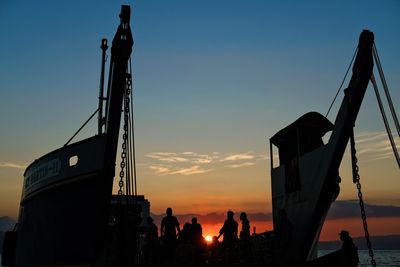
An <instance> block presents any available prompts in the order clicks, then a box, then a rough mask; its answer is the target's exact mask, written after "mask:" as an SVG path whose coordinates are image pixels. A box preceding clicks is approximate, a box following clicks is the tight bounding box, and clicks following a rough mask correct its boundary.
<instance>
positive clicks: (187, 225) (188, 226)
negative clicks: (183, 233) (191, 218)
mask: <svg viewBox="0 0 400 267" xmlns="http://www.w3.org/2000/svg"><path fill="white" fill-rule="evenodd" d="M183 229H185V230H188V229H190V223H188V222H185V224H184V225H183Z"/></svg>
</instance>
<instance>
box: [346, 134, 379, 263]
mask: <svg viewBox="0 0 400 267" xmlns="http://www.w3.org/2000/svg"><path fill="white" fill-rule="evenodd" d="M350 145H351V162H352V167H353V183H355V184H356V186H357V191H358V199H359V204H360V210H361V218H362V221H363V227H364V234H365V239H366V241H367V247H368V252H369V256H370V258H371V265H372V266H374V267H375V266H376V262H375V259H374V251H373V250H372V245H371V241H370V239H369V232H368V224H367V215H366V214H365V207H364V200H363V194H362V191H361V183H360V175H359V173H358V171H359V167H358V165H357V162H358V160H357V156H356V153H357V151H356V146H355V141H354V131H353V130H352V131H351V136H350Z"/></svg>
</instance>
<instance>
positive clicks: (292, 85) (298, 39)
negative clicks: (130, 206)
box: [0, 0, 400, 239]
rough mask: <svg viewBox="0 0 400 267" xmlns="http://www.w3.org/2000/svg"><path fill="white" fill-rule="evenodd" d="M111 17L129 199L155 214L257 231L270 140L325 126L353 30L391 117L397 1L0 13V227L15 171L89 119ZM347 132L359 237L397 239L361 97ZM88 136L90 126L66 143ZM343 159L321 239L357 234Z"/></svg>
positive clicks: (392, 199) (394, 191) (399, 227)
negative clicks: (131, 139) (121, 68)
mask: <svg viewBox="0 0 400 267" xmlns="http://www.w3.org/2000/svg"><path fill="white" fill-rule="evenodd" d="M121 4H130V5H131V6H132V9H133V10H132V13H133V14H132V19H131V24H132V31H133V34H134V40H135V44H134V50H133V56H132V60H133V61H132V64H133V68H134V73H133V75H134V103H135V110H134V114H135V125H136V132H135V133H136V153H137V167H138V171H137V173H138V191H139V193H140V194H144V195H145V196H146V198H147V199H149V200H150V202H151V211H152V212H153V213H155V214H161V213H164V212H165V209H166V208H167V207H173V209H174V213H176V214H188V213H191V214H199V215H206V214H209V213H218V214H221V213H225V212H226V211H227V210H228V209H232V210H234V211H235V212H236V214H237V215H238V214H239V213H240V211H247V212H248V213H251V214H258V213H261V214H264V215H265V217H263V218H262V221H263V222H264V223H265V229H263V227H264V225H262V224H260V226H259V227H258V229H259V230H260V231H263V230H267V229H268V230H270V229H271V224H270V223H268V220H270V217H268V214H269V213H270V212H271V196H270V193H271V188H270V164H269V138H270V137H272V136H273V135H274V134H275V133H276V132H277V131H279V130H280V129H282V128H283V127H285V126H287V125H288V124H290V123H291V122H293V121H294V120H296V119H297V118H298V117H300V116H301V115H303V114H304V113H306V112H308V111H317V112H320V113H321V114H323V115H325V114H326V112H327V110H328V107H329V105H330V103H331V101H332V100H333V97H334V95H335V93H336V91H337V89H338V88H339V85H340V82H341V80H342V79H343V77H344V74H345V72H346V69H347V67H348V65H349V63H350V60H351V58H352V56H353V53H354V51H355V49H356V46H357V43H358V37H359V34H360V33H361V31H362V30H363V29H369V30H371V31H373V32H374V33H375V42H376V46H377V48H378V52H379V55H380V59H381V62H382V64H383V69H384V71H385V76H386V80H387V83H388V85H389V87H390V90H391V93H392V99H393V101H394V105H395V108H396V109H397V111H398V112H400V75H399V73H400V50H399V47H400V29H399V26H400V16H399V14H400V2H399V1H396V0H393V1H390V0H387V1H378V0H376V1H361V0H360V1H261V0H260V1H256V0H252V1H239V0H232V1H222V0H219V1H212V0H206V1H194V0H193V1H183V0H181V1H164V0H158V1H156V0H149V1H148V0H146V1H145V0H142V1H128V2H120V1H110V0H107V1H105V0H104V1H97V0H96V1H94V0H93V1H50V0H47V1H46V0H37V1H30V0H21V1H11V0H2V1H0V34H1V36H2V38H1V43H0V123H1V127H0V217H1V216H5V215H7V216H11V217H13V218H16V217H17V215H18V206H19V200H20V196H21V189H22V181H23V176H22V174H23V171H24V169H25V167H26V166H27V165H29V164H30V163H31V162H33V160H34V159H36V158H39V157H40V156H41V155H43V154H45V153H47V152H50V151H51V150H54V149H56V148H59V147H61V146H62V145H63V144H64V143H65V142H66V141H67V140H68V139H69V138H70V137H71V136H72V135H73V134H74V132H75V131H76V130H77V129H78V128H79V127H80V126H81V124H82V123H83V122H84V121H85V120H86V119H87V118H88V117H89V116H90V115H91V113H93V112H94V111H95V110H96V108H97V97H98V86H99V76H100V54H101V50H100V48H99V47H100V41H101V38H103V37H106V38H108V39H109V40H110V41H111V39H112V38H113V36H114V33H115V30H116V28H117V26H118V24H119V19H118V14H119V11H120V5H121ZM374 72H375V76H376V77H378V74H377V71H376V70H375V71H374ZM345 84H347V82H346V83H345ZM342 97H343V93H340V94H339V97H338V100H337V101H336V104H335V106H334V108H333V110H332V111H331V112H330V115H329V116H328V119H329V120H330V121H332V122H334V119H335V116H336V112H337V109H338V107H339V104H340V102H341V100H342ZM355 131H356V142H357V151H358V155H359V166H360V175H361V182H362V189H363V193H364V199H365V201H366V202H367V203H368V204H369V205H372V206H373V209H372V208H371V210H372V211H373V213H372V214H371V215H370V216H371V217H372V219H371V224H373V225H375V226H372V229H373V230H375V232H372V233H371V234H376V235H379V234H394V233H395V234H400V208H399V207H400V197H399V196H400V170H399V168H398V167H397V164H396V161H395V159H394V157H393V153H392V152H391V148H390V146H389V142H388V138H387V135H386V132H385V128H384V124H383V122H382V119H381V115H380V113H379V109H378V105H377V102H376V98H375V95H374V93H373V88H372V86H369V88H368V90H367V93H366V96H365V99H364V102H363V104H362V107H361V110H360V113H359V116H358V119H357V122H356V128H355ZM95 133H96V121H95V120H94V121H93V122H92V123H91V124H90V125H89V126H88V127H87V128H85V130H84V131H83V132H82V133H81V134H80V135H79V136H78V138H77V140H80V139H83V138H86V137H89V136H92V135H94V134H95ZM396 142H397V145H398V147H399V148H400V140H399V138H398V136H396ZM348 154H349V153H348V152H346V155H345V157H344V159H343V162H342V167H341V170H340V175H341V177H342V183H341V193H340V196H339V198H338V200H340V202H338V203H340V204H343V205H344V206H343V205H342V206H341V205H337V206H335V207H342V208H343V209H339V211H337V213H336V215H331V217H330V219H329V221H328V223H327V225H326V229H324V233H325V235H323V238H325V239H334V238H336V237H337V231H338V229H342V228H346V227H347V228H349V227H350V228H351V229H352V230H354V232H356V233H360V234H357V235H362V232H361V231H360V229H361V228H360V227H361V221H360V219H359V216H357V214H359V210H358V206H357V205H354V203H353V202H352V201H351V200H354V199H356V198H357V194H356V188H355V186H354V185H353V183H352V178H351V168H350V167H351V166H350V162H349V155H348ZM347 204H348V205H347ZM388 206H391V207H388ZM345 208H351V209H352V212H351V213H346V214H345V215H344V210H345ZM388 209H389V210H388ZM381 210H383V211H384V212H383V211H382V212H381ZM342 211H343V212H342ZM341 212H342V213H341ZM377 213H378V214H379V216H377V215H376V214H377ZM340 214H343V216H342V215H340ZM367 215H368V213H367ZM237 217H238V216H237ZM268 218H269V219H268ZM203 219H204V220H206V219H205V217H204V218H203ZM250 220H253V221H257V220H258V218H254V219H253V218H251V217H250ZM182 223H183V222H182ZM200 223H201V221H200ZM211 224H212V222H211V221H210V225H211ZM382 225H385V227H382ZM216 227H217V228H218V227H219V226H218V225H217V226H216ZM330 227H331V228H330ZM332 227H333V228H332ZM260 228H261V229H260ZM210 229H211V226H210ZM209 232H212V231H211V230H209ZM332 233H334V235H333V234H332ZM210 234H213V233H210ZM214 234H215V233H214Z"/></svg>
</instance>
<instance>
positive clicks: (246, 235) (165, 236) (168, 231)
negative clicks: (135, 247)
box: [145, 208, 250, 264]
mask: <svg viewBox="0 0 400 267" xmlns="http://www.w3.org/2000/svg"><path fill="white" fill-rule="evenodd" d="M240 220H241V222H242V227H241V231H240V233H239V232H238V228H239V224H238V223H237V222H236V221H235V219H234V213H233V211H228V212H227V218H226V220H225V222H224V224H223V226H222V228H221V229H220V231H219V235H218V236H214V237H213V240H212V241H211V244H210V245H209V246H208V247H207V246H206V241H205V239H204V237H203V230H202V226H201V224H200V223H199V222H198V220H197V218H196V217H193V218H192V220H191V223H189V222H186V223H185V224H184V225H183V228H182V229H181V228H180V224H179V221H178V219H177V218H176V217H175V216H173V215H172V208H167V210H166V216H165V217H164V218H162V220H161V228H160V238H158V228H157V225H156V224H155V223H154V220H153V218H151V217H148V219H147V223H148V228H147V231H146V235H145V236H146V242H145V255H146V256H145V257H146V262H149V263H154V262H156V261H164V262H167V263H169V264H172V263H173V262H176V261H182V260H184V259H185V258H190V259H191V260H192V261H194V262H192V263H194V264H197V263H201V262H205V261H206V260H208V261H215V260H229V258H230V257H231V254H232V253H235V252H234V251H235V249H237V247H238V246H237V244H240V247H239V249H240V250H241V251H242V254H243V258H244V259H245V260H246V259H248V258H249V255H250V221H249V220H248V218H247V214H246V213H245V212H242V213H241V214H240ZM238 235H239V238H238ZM221 236H222V237H223V240H222V242H219V241H218V240H219V238H220V237H221ZM238 241H239V242H238Z"/></svg>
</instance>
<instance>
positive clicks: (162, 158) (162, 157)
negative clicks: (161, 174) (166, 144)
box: [146, 152, 188, 163]
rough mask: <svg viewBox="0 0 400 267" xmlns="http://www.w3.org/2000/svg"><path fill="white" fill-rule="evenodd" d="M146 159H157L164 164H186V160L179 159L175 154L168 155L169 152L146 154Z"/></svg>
mask: <svg viewBox="0 0 400 267" xmlns="http://www.w3.org/2000/svg"><path fill="white" fill-rule="evenodd" d="M146 157H148V158H153V159H157V160H159V161H164V162H169V163H172V162H187V161H188V159H186V158H184V157H180V156H179V155H178V154H177V153H170V152H154V153H150V154H147V155H146Z"/></svg>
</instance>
